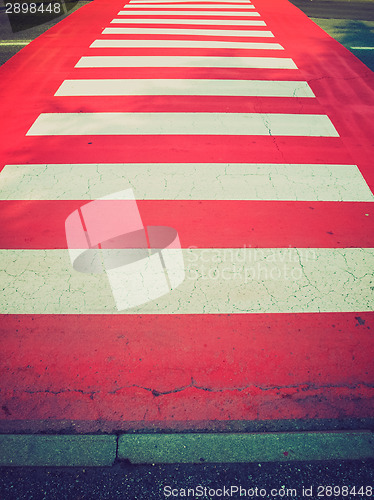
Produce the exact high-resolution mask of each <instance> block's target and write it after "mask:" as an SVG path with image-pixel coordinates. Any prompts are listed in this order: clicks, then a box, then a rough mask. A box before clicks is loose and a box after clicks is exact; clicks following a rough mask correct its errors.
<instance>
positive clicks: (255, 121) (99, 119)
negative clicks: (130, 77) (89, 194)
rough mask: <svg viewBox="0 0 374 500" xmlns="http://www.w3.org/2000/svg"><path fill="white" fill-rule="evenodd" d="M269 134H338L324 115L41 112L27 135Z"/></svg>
mask: <svg viewBox="0 0 374 500" xmlns="http://www.w3.org/2000/svg"><path fill="white" fill-rule="evenodd" d="M164 134H167V135H271V136H275V135H276V136H294V137H338V133H337V131H336V130H335V128H334V126H333V124H332V123H331V121H330V119H329V118H328V117H327V116H326V115H301V114H283V113H279V114H271V113H266V114H262V113H42V114H40V115H39V116H38V118H37V119H36V120H35V122H34V124H33V125H32V126H31V128H30V130H29V131H28V132H27V134H26V135H28V136H30V135H164Z"/></svg>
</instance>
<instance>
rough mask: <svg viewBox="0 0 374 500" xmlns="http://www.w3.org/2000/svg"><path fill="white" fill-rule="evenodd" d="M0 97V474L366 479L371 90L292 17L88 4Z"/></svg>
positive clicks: (357, 66) (162, 5)
mask: <svg viewBox="0 0 374 500" xmlns="http://www.w3.org/2000/svg"><path fill="white" fill-rule="evenodd" d="M365 6H367V3H365ZM365 8H366V7H365ZM30 15H31V13H30ZM350 48H351V49H352V50H367V49H362V48H361V49H354V48H353V46H351V47H350ZM0 76H1V79H0V99H1V108H2V111H3V113H2V118H1V120H2V122H1V130H2V142H1V145H0V157H1V162H2V163H1V172H0V190H1V201H0V205H1V206H0V209H1V211H0V219H1V220H0V224H1V228H2V230H1V250H0V252H1V260H2V264H3V265H2V268H3V272H2V283H3V290H2V299H1V302H0V303H1V311H0V312H1V330H2V332H1V333H2V355H1V358H2V364H1V400H2V405H1V406H2V417H1V421H0V431H1V432H2V433H3V439H2V441H1V442H2V444H3V450H2V457H3V460H4V461H3V462H2V463H3V464H6V465H12V464H15V463H16V465H19V466H22V465H28V464H29V462H28V460H30V456H32V455H33V456H34V459H35V460H37V457H38V456H40V449H42V448H40V449H39V448H38V447H35V446H36V444H37V443H39V444H40V443H41V441H40V440H39V441H36V440H35V438H34V437H33V436H35V434H34V433H39V434H45V433H47V434H48V435H50V436H51V439H49V438H48V439H47V441H48V440H49V448H48V450H50V443H51V442H53V443H54V442H55V441H53V440H54V439H55V437H56V435H68V436H73V437H72V438H68V439H71V440H73V441H74V436H79V435H84V434H87V433H88V434H89V435H90V433H94V434H91V436H99V437H100V436H102V443H103V448H102V455H103V460H104V462H105V464H106V465H111V464H112V463H113V460H112V458H113V457H114V458H115V462H116V463H117V462H118V461H119V462H120V463H123V461H124V460H125V461H126V460H130V461H132V462H134V463H143V462H146V463H152V462H153V460H154V461H155V462H157V463H159V462H161V463H162V462H165V461H170V462H173V461H175V460H176V458H175V457H178V453H179V454H180V457H181V461H183V460H184V459H183V460H182V458H183V457H184V456H185V460H184V461H186V462H188V461H191V462H199V461H200V462H203V461H213V462H214V461H216V459H217V457H218V456H221V458H222V457H223V458H226V459H227V454H226V455H225V454H224V453H223V454H222V453H221V455H220V451H222V450H223V449H225V445H222V443H224V440H225V438H223V440H222V439H221V440H220V439H218V440H217V439H216V438H215V437H214V439H216V441H215V443H216V444H215V447H216V448H215V449H216V451H215V452H213V448H212V447H207V446H205V450H204V446H203V445H202V444H201V443H206V442H207V441H206V439H207V438H206V435H205V434H204V433H208V434H211V433H217V432H219V433H223V434H224V435H226V436H229V443H231V445H227V444H226V446H228V447H227V448H226V452H227V450H229V453H231V458H232V457H236V456H238V457H242V456H245V457H247V456H248V455H249V460H251V457H252V461H253V462H256V461H257V462H259V463H261V460H262V458H263V460H264V461H265V462H266V461H273V460H282V461H285V462H287V461H291V460H304V461H305V453H310V455H309V456H310V457H313V458H314V459H316V460H318V459H320V458H321V457H322V458H326V457H327V458H332V459H335V460H336V459H338V458H345V459H349V458H354V459H356V460H359V459H365V460H366V459H370V458H371V457H372V456H373V440H372V434H371V429H372V422H373V380H374V372H373V363H372V358H373V352H374V349H373V348H374V342H373V337H372V329H373V317H374V316H373V302H374V301H373V291H374V279H373V264H374V250H373V236H374V232H373V213H372V202H373V194H372V191H373V185H374V175H373V169H372V161H371V158H372V155H373V144H372V137H373V123H374V120H373V118H374V116H373V115H374V112H373V109H374V108H373V103H374V85H373V81H374V79H373V73H372V71H371V70H370V69H369V68H368V67H367V66H366V65H364V64H363V63H362V62H361V61H360V60H359V59H357V58H356V57H355V56H354V55H353V54H352V53H351V52H350V51H349V50H347V49H346V48H344V47H343V46H342V45H340V44H339V43H338V42H337V41H335V40H334V39H333V38H330V37H329V36H328V35H327V34H326V33H325V32H324V31H323V30H321V29H320V28H319V27H318V26H317V25H316V24H314V23H313V22H312V21H310V20H309V19H308V17H307V16H305V14H303V13H302V12H301V11H300V10H299V9H298V8H297V7H295V6H293V5H292V4H290V3H289V2H287V1H286V0H278V1H274V0H256V1H253V3H251V2H250V1H249V0H243V1H240V0H238V1H232V2H203V1H200V2H192V3H189V2H179V3H178V1H177V0H175V1H171V2H170V1H169V2H166V1H165V2H162V1H161V0H160V1H159V2H152V1H151V0H149V1H148V2H146V1H143V0H131V1H130V2H125V3H124V1H123V0H121V1H119V0H112V1H110V2H108V1H106V2H105V1H102V0H95V1H93V2H91V3H87V4H86V5H84V6H83V7H81V8H80V9H78V10H77V11H76V12H74V13H73V14H71V15H69V16H68V17H66V18H65V19H64V20H62V21H61V22H60V23H58V24H56V25H55V26H54V27H52V28H51V29H50V30H49V31H47V32H46V33H45V34H44V35H42V36H40V37H39V38H37V39H36V40H34V41H33V42H32V43H30V44H28V45H27V46H25V48H24V49H23V50H21V51H20V52H19V53H17V54H16V55H15V56H14V57H13V58H12V59H10V60H9V61H7V62H6V63H5V64H4V65H3V66H2V67H1V68H0ZM326 430H329V431H339V432H338V433H336V432H333V433H331V432H330V433H327V434H326V435H324V437H323V439H324V440H325V441H319V442H318V441H316V439H317V440H318V439H320V438H319V437H317V438H316V434H314V433H313V432H312V433H310V431H326ZM243 431H244V432H245V434H246V437H245V439H247V440H252V439H254V440H255V441H256V443H257V444H256V445H253V448H251V450H252V451H251V452H250V453H249V452H248V443H249V442H250V441H245V443H247V444H246V445H244V448H241V447H240V446H239V445H237V443H238V442H239V441H238V440H236V441H235V440H234V441H230V439H231V437H230V436H231V433H233V432H234V433H237V432H243ZM254 431H257V432H258V431H265V432H266V433H267V434H266V436H265V439H266V443H267V444H266V445H265V444H263V445H262V444H260V445H258V439H259V438H258V436H253V435H251V434H250V433H251V432H254ZM269 431H276V436H275V439H276V442H275V443H276V444H275V445H274V446H270V445H269V443H272V440H273V439H274V434H272V433H271V432H270V434H269ZM280 431H283V432H286V433H287V432H289V431H298V432H297V433H296V434H294V435H291V434H286V435H285V436H283V435H282V434H281V433H280ZM302 431H303V432H304V433H303V432H302ZM306 431H308V432H306ZM343 431H350V432H347V433H344V432H343ZM352 431H356V433H355V432H353V433H352ZM139 432H140V434H136V433H139ZM155 432H156V433H157V432H161V433H168V432H176V433H177V434H176V435H174V436H172V437H171V438H170V439H171V441H170V442H169V445H168V448H167V449H168V450H169V460H168V459H166V458H165V457H166V456H167V454H164V455H162V456H161V458H160V455H158V453H159V449H158V447H159V446H161V444H160V443H161V442H162V440H161V441H158V443H156V444H152V443H151V442H152V433H155ZM188 432H192V434H180V433H188ZM122 433H125V434H122ZM126 433H129V434H126ZM133 433H135V434H133ZM150 433H151V436H150ZM193 433H202V434H196V435H194V434H193ZM322 434H323V433H321V432H317V435H318V436H320V435H322ZM178 435H179V437H178ZM184 435H186V438H185V439H186V443H187V442H188V443H189V445H188V446H187V445H184V444H183V439H184V438H183V436H184ZM105 436H107V438H106V437H105ZM117 436H119V437H118V438H117ZM142 436H143V437H142ZM164 436H165V439H166V440H167V439H169V438H168V434H164ZM188 436H190V437H188ZM204 436H205V437H204ZM83 437H84V436H83ZM7 439H8V441H7ZM89 439H91V438H89ZM100 439H101V438H100ZM100 439H99V441H100ZM134 439H135V441H134ZM142 439H143V441H142ZM194 439H195V442H194V441H193V440H194ZM208 439H209V438H208ZM260 439H262V438H260ZM300 439H301V440H302V441H301V445H300ZM330 439H332V440H333V441H330ZM12 440H13V441H12ZM28 440H31V441H28ZM92 440H94V441H97V438H95V437H92ZM144 440H145V441H144ZM178 440H179V441H178ZM197 440H201V441H200V444H199V443H198V442H197ZM239 440H240V439H239ZM283 440H284V441H283ZM339 440H340V441H339ZM62 441H63V439H62V438H61V439H60V441H59V444H58V445H56V447H57V448H56V449H59V448H58V446H61V442H62ZM131 441H134V442H137V443H138V446H137V447H136V446H134V450H135V451H134V452H132V451H131V450H132V449H133V448H132V444H131ZM9 442H14V443H16V445H15V448H14V455H13V457H12V447H11V446H9ZM166 442H167V441H166ZM193 442H194V445H193V446H192V445H191V443H193ZM331 442H333V443H339V446H338V445H336V450H338V449H339V453H340V452H341V454H340V455H338V454H334V446H335V445H334V444H331ZM6 443H8V445H5V444H6ZM17 443H19V444H17ZM28 443H31V444H28ZM139 443H140V444H139ZM141 443H146V445H145V446H142V444H141ZM280 443H281V444H280ZM290 443H294V444H292V446H291V444H290ZM318 443H319V446H318ZM353 443H356V444H355V445H354V444H353ZM358 443H359V444H358ZM104 444H105V446H104ZM344 444H346V446H344ZM285 445H286V446H285ZM17 446H19V448H18V449H17ZM22 446H23V448H22V450H23V451H22V453H21V447H22ZM40 446H41V445H40ZM163 446H165V445H163ZM183 446H184V448H186V450H185V451H183V449H182V448H181V447H183ZM199 446H200V447H201V453H200V455H199V456H197V455H196V454H195V455H194V454H193V453H192V454H188V452H189V451H191V449H192V451H193V450H195V452H196V449H198V448H199ZM230 446H231V448H230ZM33 447H34V448H33ZM178 447H179V448H178ZM208 448H209V451H207V450H208ZM270 448H271V451H272V453H274V454H273V455H272V454H271V453H270V452H269V451H268V449H270ZM317 448H319V449H320V450H322V451H320V452H319V454H316V449H317ZM344 449H345V451H344ZM4 450H5V451H4ZM9 450H10V452H9ZM25 450H26V451H25ZM38 450H39V451H38ZM46 450H47V448H46ZM143 450H146V451H147V452H149V453H150V454H148V455H147V453H145V455H144V454H142V451H143ZM173 450H174V451H173ZM178 450H179V451H178ZM243 450H244V451H243ZM308 450H309V451H308ZM341 450H343V451H341ZM347 450H348V452H349V453H348V455H347ZM17 451H18V452H17ZM242 451H243V455H240V453H241V452H242ZM48 453H50V451H48ZM48 453H47V451H46V455H45V456H46V457H47V455H48ZM106 453H108V454H107V455H106ZM173 453H174V455H173ZM277 453H278V454H279V455H277ZM323 453H325V455H324V454H323ZM344 453H345V455H344ZM48 456H49V455H48ZM95 456H96V457H98V456H99V454H97V455H95ZM145 456H146V458H144V457H145ZM171 456H174V458H171ZM20 457H21V458H20ZM108 457H109V458H108ZM111 457H112V458H111ZM147 457H148V458H147ZM199 457H200V458H199ZM257 457H260V459H257ZM261 457H262V458H261ZM229 458H230V457H229ZM156 459H157V460H156ZM17 460H19V461H18V462H17ZM22 460H23V462H22ZM46 460H47V459H46ZM48 460H49V459H48ZM48 460H47V462H46V463H45V464H44V465H46V464H48V463H49V462H48ZM90 460H93V462H95V458H94V459H92V457H88V458H87V464H88V465H100V464H99V463H92V462H90ZM222 460H223V459H221V460H217V461H222ZM227 461H230V460H229V459H228V460H227ZM238 461H241V460H240V459H238ZM70 463H74V460H72V462H69V464H70ZM300 463H301V462H300ZM303 463H304V464H305V462H303ZM333 463H334V466H331V467H337V464H336V462H333ZM62 464H63V461H62ZM345 464H347V462H345ZM350 464H351V465H352V467H356V468H357V469H359V470H360V471H363V472H362V473H363V474H366V475H365V481H369V479H370V480H372V477H371V476H370V473H369V472H367V471H368V470H369V467H370V462H360V461H356V462H350ZM368 464H369V465H368ZM38 465H43V461H41V462H40V463H38ZM65 465H66V464H65ZM282 465H284V466H286V465H287V466H290V464H288V463H287V464H282ZM361 466H362V467H361ZM118 467H119V466H118ZM125 467H127V466H125ZM251 467H252V469H251V470H254V469H253V466H251ZM257 467H258V464H257ZM266 467H270V466H269V465H267V466H266ZM290 467H291V466H290ZM311 467H312V469H313V470H314V471H316V470H317V469H316V467H317V466H311ZM344 467H345V466H343V469H344V470H345V472H347V473H349V471H347V467H345V468H344ZM312 469H308V467H307V465H305V468H304V470H305V471H308V470H312ZM120 470H121V471H122V469H120ZM165 470H166V469H165ZM170 470H171V469H169V471H170ZM243 470H248V469H243ZM256 470H257V469H256ZM269 470H270V469H269ZM285 470H286V471H287V469H285ZM289 470H290V469H289ZM116 471H117V475H118V473H119V470H118V469H116ZM27 473H28V471H25V474H27ZM44 473H48V471H44V472H40V474H41V475H42V474H44ZM74 473H75V472H74ZM121 473H122V472H121ZM243 473H244V474H245V472H243ZM286 473H287V472H286ZM9 474H11V472H9ZM9 474H8V472H7V471H6V474H5V477H8V479H9ZM18 474H19V475H20V476H19V477H21V476H22V474H23V472H22V471H21V472H20V473H18ZM79 474H81V472H79ZM82 474H83V472H82ZM367 474H369V476H370V477H369V476H368V475H367ZM104 475H105V471H104ZM135 475H136V473H135ZM25 477H27V476H25ZM40 477H41V476H40ZM82 477H83V476H82ZM118 477H119V478H120V475H119V476H118ZM260 479H261V477H260ZM299 479H300V481H301V482H302V483H303V485H304V486H305V487H306V488H307V487H309V486H311V485H312V483H311V482H309V483H310V484H309V483H308V482H307V481H306V480H305V478H299ZM355 479H359V476H357V475H356V477H355ZM44 480H45V479H43V478H42V479H41V481H42V483H43V481H44ZM10 481H12V479H11V478H10ZM20 481H23V480H21V479H20ZM347 481H349V482H352V479H347ZM8 484H9V483H8ZM18 484H20V483H18ZM300 484H301V483H300ZM313 485H315V487H316V488H317V487H318V485H317V484H316V483H314V482H313ZM13 486H14V485H13ZM283 486H285V487H296V486H292V485H289V486H288V485H283ZM338 486H343V484H342V483H341V484H340V485H338ZM360 486H365V487H366V486H368V487H370V485H369V484H365V485H363V484H362V485H360ZM281 487H282V485H280V486H279V488H281ZM297 488H298V494H299V495H301V496H308V494H307V493H305V491H303V490H302V489H300V486H298V487H297ZM279 491H280V490H279ZM344 491H346V490H344ZM359 491H361V493H357V492H356V490H354V491H353V492H352V491H350V492H349V494H350V495H351V496H355V495H360V494H361V495H363V494H364V493H365V496H370V495H369V493H370V490H368V489H364V490H359ZM317 493H318V492H317ZM338 493H339V494H342V495H343V496H344V492H343V491H340V490H339V492H338ZM314 494H316V492H314ZM17 495H18V493H17ZM136 495H140V493H139V494H138V493H137V494H136ZM147 495H148V493H147ZM157 495H159V497H160V492H159V490H158V491H157ZM266 495H268V492H266ZM280 496H282V495H280ZM309 496H311V495H309ZM327 496H328V493H327ZM335 496H337V495H335ZM345 496H347V495H345ZM10 498H11V497H10ZM15 498H17V497H15ZM77 498H79V497H77ZM103 498H104V497H103ZM130 498H131V497H130ZM133 498H138V496H134V497H133ZM139 498H142V497H141V496H139ZM144 498H148V497H147V496H144ZM150 498H152V497H150ZM155 498H156V497H155ZM161 498H162V497H161ZM269 498H270V497H269Z"/></svg>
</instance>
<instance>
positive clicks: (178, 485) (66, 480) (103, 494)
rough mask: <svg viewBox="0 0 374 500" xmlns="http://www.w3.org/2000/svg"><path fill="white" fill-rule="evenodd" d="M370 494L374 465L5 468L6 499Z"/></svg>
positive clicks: (0, 474) (1, 491)
mask: <svg viewBox="0 0 374 500" xmlns="http://www.w3.org/2000/svg"><path fill="white" fill-rule="evenodd" d="M328 487H331V489H329V488H328ZM343 487H346V488H343ZM372 487H373V488H372ZM240 488H242V490H240ZM311 488H312V489H311ZM334 488H335V489H334ZM360 488H362V489H360ZM188 489H190V490H191V489H194V492H195V494H194V495H193V494H192V493H193V492H192V491H190V492H189V493H188ZM240 493H241V495H240ZM366 493H368V494H370V493H371V495H373V496H374V461H366V462H362V461H355V462H350V461H347V462H341V463H338V462H334V461H332V462H314V463H305V462H298V463H292V464H291V463H282V464H279V463H263V464H259V463H253V464H230V465H227V464H201V465H200V464H199V465H192V464H184V465H154V466H152V465H137V466H133V465H131V464H128V463H122V464H116V465H115V466H113V467H111V468H86V469H82V468H80V469H78V468H60V469H51V468H21V469H15V468H2V469H0V498H1V499H2V500H32V499H33V500H42V499H46V500H55V499H56V500H65V499H66V500H96V499H100V500H101V499H111V500H117V499H128V500H133V499H134V500H160V499H166V498H190V499H193V500H195V499H199V498H201V499H204V500H213V499H218V498H266V499H270V498H296V499H302V498H304V499H305V498H313V499H318V498H334V499H344V498H345V499H351V500H352V499H356V500H357V499H358V498H359V499H367V498H371V497H372V496H368V495H366Z"/></svg>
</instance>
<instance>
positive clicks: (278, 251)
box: [186, 245, 317, 283]
mask: <svg viewBox="0 0 374 500" xmlns="http://www.w3.org/2000/svg"><path fill="white" fill-rule="evenodd" d="M188 250H189V251H188V252H186V267H187V268H188V270H189V274H188V278H189V279H193V280H198V279H202V280H211V281H215V280H216V281H228V280H237V281H242V282H244V283H249V282H265V281H299V280H301V279H305V275H304V266H305V265H306V264H307V263H309V262H311V261H316V260H317V255H316V251H315V249H313V248H291V247H288V248H253V247H248V246H245V245H244V246H243V247H242V248H220V249H217V248H215V249H198V248H197V247H189V249H188Z"/></svg>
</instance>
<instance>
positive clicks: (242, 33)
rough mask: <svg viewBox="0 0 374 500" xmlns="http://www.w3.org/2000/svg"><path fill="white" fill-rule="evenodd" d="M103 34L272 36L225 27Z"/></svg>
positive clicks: (121, 30)
mask: <svg viewBox="0 0 374 500" xmlns="http://www.w3.org/2000/svg"><path fill="white" fill-rule="evenodd" d="M102 34H103V35H198V36H201V35H204V36H219V37H226V36H245V37H261V38H269V37H273V36H274V35H273V33H272V32H271V31H261V30H226V29H219V28H217V29H207V30H204V29H198V28H192V29H183V28H176V29H172V28H171V29H170V28H169V29H168V28H105V29H104V30H103V31H102Z"/></svg>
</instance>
